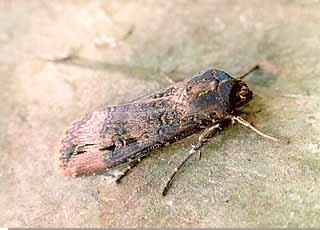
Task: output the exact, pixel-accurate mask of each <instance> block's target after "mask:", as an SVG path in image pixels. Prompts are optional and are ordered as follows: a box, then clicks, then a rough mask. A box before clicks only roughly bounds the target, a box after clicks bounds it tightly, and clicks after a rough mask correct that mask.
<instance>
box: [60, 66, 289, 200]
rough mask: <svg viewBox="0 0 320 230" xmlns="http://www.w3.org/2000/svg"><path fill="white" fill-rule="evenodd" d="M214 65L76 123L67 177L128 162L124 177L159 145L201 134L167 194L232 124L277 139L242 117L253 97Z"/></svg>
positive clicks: (69, 135) (67, 141) (64, 156)
mask: <svg viewBox="0 0 320 230" xmlns="http://www.w3.org/2000/svg"><path fill="white" fill-rule="evenodd" d="M258 68H259V65H256V66H254V67H253V68H251V69H250V70H249V71H248V72H246V73H245V74H243V75H241V76H239V77H238V78H233V77H231V76H230V75H228V74H227V73H225V72H223V71H220V70H216V69H209V70H206V71H202V72H200V73H198V74H196V75H195V76H193V77H191V78H188V79H186V80H183V81H181V82H178V83H176V84H173V85H171V86H170V87H168V88H167V89H165V90H163V91H159V92H156V93H153V94H151V95H148V96H145V97H143V98H140V99H137V100H134V101H132V102H130V103H128V104H123V105H116V106H109V107H105V108H103V109H101V110H98V111H94V112H92V113H91V114H88V115H87V116H86V117H85V118H83V119H82V120H80V121H78V122H75V123H74V124H73V125H72V127H71V128H70V129H69V130H68V131H67V132H66V135H65V138H64V139H63V141H62V148H61V150H60V160H61V161H60V162H61V165H60V166H61V169H62V172H63V174H64V175H66V176H80V175H89V174H96V173H100V172H104V171H106V170H108V169H112V168H114V167H116V166H118V165H120V164H122V163H125V162H129V163H128V167H127V169H126V171H124V172H123V174H122V175H121V176H120V177H119V178H118V179H117V180H116V181H117V182H119V181H120V180H121V178H123V177H124V176H125V175H126V174H127V173H128V172H129V170H130V169H131V168H133V167H134V166H135V165H136V164H137V163H138V162H140V160H141V159H142V158H143V157H146V156H147V155H149V154H150V152H151V151H152V150H154V149H157V148H159V147H161V146H164V145H167V144H170V143H173V142H176V141H177V140H180V139H182V138H185V137H187V136H190V135H192V134H195V133H199V136H198V139H197V143H195V144H194V145H192V146H191V150H190V152H189V153H188V154H187V156H186V158H185V159H184V160H183V161H182V162H181V164H180V165H179V166H178V167H177V168H175V170H174V172H173V173H172V174H171V176H170V177H169V180H168V181H167V184H166V186H165V187H164V190H163V192H162V194H163V195H166V194H167V192H168V189H169V187H170V185H171V183H172V181H173V179H174V177H175V175H176V173H177V172H178V170H179V169H180V168H181V167H182V166H183V165H184V164H185V163H186V162H187V160H188V159H189V158H190V157H191V156H192V155H193V154H194V153H196V152H197V151H198V150H199V149H200V148H201V147H202V146H203V145H204V144H205V143H206V142H207V141H208V140H210V139H211V138H213V137H214V136H215V135H217V134H218V133H219V132H220V131H221V130H222V129H224V128H225V127H227V126H228V125H230V124H231V123H239V124H240V125H243V126H245V127H247V128H250V129H252V130H253V131H255V132H256V133H258V134H259V135H261V136H263V137H265V138H268V139H271V140H273V141H281V142H284V141H282V140H280V139H278V138H276V137H273V136H271V135H269V134H266V133H264V132H262V131H260V130H259V129H257V128H256V127H254V126H253V125H252V124H251V123H250V122H248V121H246V120H245V119H243V118H242V117H240V116H239V109H240V108H241V107H242V106H244V105H245V104H247V103H248V102H249V101H250V100H251V99H252V97H253V93H252V91H251V90H250V89H249V87H248V85H247V84H246V83H245V82H244V81H243V80H242V79H243V78H244V77H245V76H247V75H248V74H249V73H251V72H252V71H254V70H256V69H258Z"/></svg>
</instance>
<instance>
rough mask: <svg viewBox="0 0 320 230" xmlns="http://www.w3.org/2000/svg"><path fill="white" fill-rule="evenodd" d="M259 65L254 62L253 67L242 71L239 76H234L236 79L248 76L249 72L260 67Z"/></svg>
mask: <svg viewBox="0 0 320 230" xmlns="http://www.w3.org/2000/svg"><path fill="white" fill-rule="evenodd" d="M260 67H261V66H260V65H259V64H256V65H254V66H253V67H251V68H250V69H249V70H247V71H246V72H244V73H243V74H241V75H240V76H238V77H236V79H238V80H241V79H243V78H245V77H246V76H248V75H249V74H250V73H252V72H254V71H256V70H258V69H260Z"/></svg>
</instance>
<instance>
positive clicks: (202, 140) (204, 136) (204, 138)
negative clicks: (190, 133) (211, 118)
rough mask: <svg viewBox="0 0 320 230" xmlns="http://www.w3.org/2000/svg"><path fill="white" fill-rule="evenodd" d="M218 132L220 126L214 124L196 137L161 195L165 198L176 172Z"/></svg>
mask: <svg viewBox="0 0 320 230" xmlns="http://www.w3.org/2000/svg"><path fill="white" fill-rule="evenodd" d="M219 130H221V126H220V124H216V125H214V126H211V127H209V128H207V129H205V130H204V131H203V132H202V133H201V134H200V135H199V137H198V142H197V143H196V144H194V145H192V146H191V150H190V151H189V154H188V155H187V156H186V158H185V159H184V160H183V161H182V162H181V163H180V164H179V165H178V167H176V168H175V169H174V171H173V173H172V174H171V176H170V177H169V179H168V181H167V183H166V186H165V187H164V189H163V191H162V195H163V196H165V195H166V194H167V192H168V190H169V188H170V186H171V184H172V182H173V180H174V178H175V176H176V174H177V172H178V171H179V170H180V169H181V168H182V167H183V166H184V164H185V163H186V162H187V161H188V160H189V159H190V157H191V156H192V155H193V154H195V153H196V152H197V150H199V149H200V148H201V147H202V146H203V145H204V144H205V143H206V142H207V141H208V140H209V139H210V138H211V137H212V136H213V135H215V134H216V133H217V132H218V131H219Z"/></svg>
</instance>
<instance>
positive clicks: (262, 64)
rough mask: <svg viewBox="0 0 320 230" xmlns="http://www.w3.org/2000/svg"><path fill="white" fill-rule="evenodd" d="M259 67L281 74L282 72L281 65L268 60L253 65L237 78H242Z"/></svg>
mask: <svg viewBox="0 0 320 230" xmlns="http://www.w3.org/2000/svg"><path fill="white" fill-rule="evenodd" d="M258 69H262V70H264V71H266V72H269V73H272V74H279V73H280V72H281V68H280V67H279V66H277V65H274V64H273V63H270V62H268V61H262V62H259V63H257V64H255V65H254V66H252V67H251V68H250V69H248V70H247V71H246V72H244V73H243V74H241V75H240V76H238V77H236V79H238V80H241V79H243V78H245V77H246V76H248V75H249V74H251V73H252V72H254V71H256V70H258Z"/></svg>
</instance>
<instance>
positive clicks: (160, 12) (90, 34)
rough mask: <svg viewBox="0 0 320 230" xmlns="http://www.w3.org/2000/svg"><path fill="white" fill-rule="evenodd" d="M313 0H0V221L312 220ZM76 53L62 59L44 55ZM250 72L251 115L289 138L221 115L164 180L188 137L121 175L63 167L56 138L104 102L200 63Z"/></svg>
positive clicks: (318, 223) (319, 172)
mask: <svg viewBox="0 0 320 230" xmlns="http://www.w3.org/2000/svg"><path fill="white" fill-rule="evenodd" d="M319 10H320V3H319V1H316V0H309V1H308V0H306V1H300V0H292V1H289V0H287V1H284V0H283V1H279V0H273V1H269V0H268V1H267V0H266V1H260V0H259V1H258V0H257V1H250V0H241V1H240V0H238V1H220V0H215V1H213V0H208V1H200V0H198V1H93V0H91V1H40V0H37V1H7V0H2V1H0V86H1V91H0V100H1V113H0V138H1V139H0V144H1V158H0V187H1V189H0V210H1V215H0V225H1V226H10V227H19V226H20V227H21V226H28V227H31V226H32V227H40V226H41V227H45V226H49V227H62V226H65V227H71V226H78V227H80V226H81V227H101V226H114V227H120V226H157V227H159V226H162V227H169V226H170V227H191V226H198V227H204V226H210V227H248V226H249V227H254V226H259V227H261V226H264V227H266V226H268V227H293V226H299V227H320V186H319V181H320V180H319V178H320V140H319V136H320V135H319V134H320V110H319V106H320V94H319V93H320V81H319V76H320V62H319V57H320V24H319V21H320V14H319ZM74 50H77V55H78V58H76V59H73V60H72V61H70V60H69V62H65V63H54V62H49V61H46V60H45V59H55V58H62V57H66V56H67V55H68V54H70V53H71V52H73V51H74ZM259 60H268V61H271V62H273V63H274V64H277V65H278V66H280V67H281V69H282V72H281V74H279V75H277V76H275V75H272V74H268V73H266V72H263V71H259V72H257V73H256V74H254V75H251V76H250V77H249V78H248V80H247V81H248V84H249V85H250V87H251V88H252V89H253V90H254V92H255V93H256V97H255V98H254V100H253V101H252V102H251V103H250V104H249V106H247V107H246V109H245V112H246V114H247V119H248V120H250V121H252V122H254V123H255V124H257V126H259V127H261V128H263V129H264V130H266V131H268V132H270V133H273V134H275V135H277V136H281V137H288V138H289V139H290V140H291V144H290V145H288V146H285V145H281V144H275V143H271V142H269V141H268V140H264V139H262V138H260V137H258V136H257V135H256V134H255V133H252V132H250V131H248V130H247V129H243V128H240V127H238V126H235V127H231V128H230V129H228V130H226V131H225V132H224V133H223V134H222V135H220V136H219V137H218V138H217V140H216V141H214V142H212V143H210V144H208V145H207V146H206V147H205V148H204V149H203V157H202V160H201V161H198V160H196V159H193V160H191V161H190V162H189V163H188V164H187V165H186V167H185V168H184V169H183V170H182V171H181V173H180V174H179V176H178V177H177V180H176V181H175V183H174V184H173V187H172V189H171V190H170V191H169V194H168V196H167V197H165V198H162V196H161V194H160V191H161V188H162V187H163V186H164V184H165V182H166V179H167V177H168V176H169V174H170V173H171V172H172V170H173V168H174V167H175V166H176V165H177V164H178V163H179V162H180V161H181V159H183V158H184V155H185V154H186V153H187V151H188V150H189V148H190V144H191V143H192V142H193V141H194V140H195V137H191V138H188V139H185V140H182V141H180V142H179V143H176V144H173V145H171V146H169V147H166V148H163V149H160V150H158V151H154V152H153V154H152V155H151V156H150V157H149V158H147V159H146V160H144V161H143V162H142V163H141V164H140V165H139V166H138V167H137V168H136V169H135V170H134V171H133V172H132V173H131V174H130V175H129V176H128V177H127V178H126V179H125V180H124V183H123V184H121V185H115V184H114V183H113V180H112V179H110V178H109V177H107V176H103V175H101V176H92V177H84V178H76V179H73V178H65V177H63V176H61V175H60V174H59V171H58V167H57V166H58V157H59V156H58V150H59V145H60V143H59V142H60V138H61V137H62V135H63V133H64V131H65V130H66V129H67V128H68V126H69V125H70V123H71V122H72V121H73V120H75V119H78V118H81V117H82V116H83V115H84V114H86V113H88V112H90V111H93V110H94V109H96V108H98V107H99V106H101V105H103V104H107V105H111V104H118V103H124V102H128V101H130V100H132V99H134V98H136V97H138V96H141V95H144V94H146V93H148V92H152V91H154V90H157V89H161V88H164V87H166V86H168V84H169V83H168V81H166V80H165V78H164V77H165V75H169V76H171V77H172V78H173V79H175V80H179V79H183V78H186V77H189V76H191V75H193V74H194V73H196V72H198V71H200V70H203V69H205V68H208V67H215V68H219V69H222V70H225V71H226V72H228V73H230V74H233V75H236V74H238V73H240V72H241V70H242V69H243V68H244V67H246V66H248V65H252V64H254V63H256V62H257V61H259Z"/></svg>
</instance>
